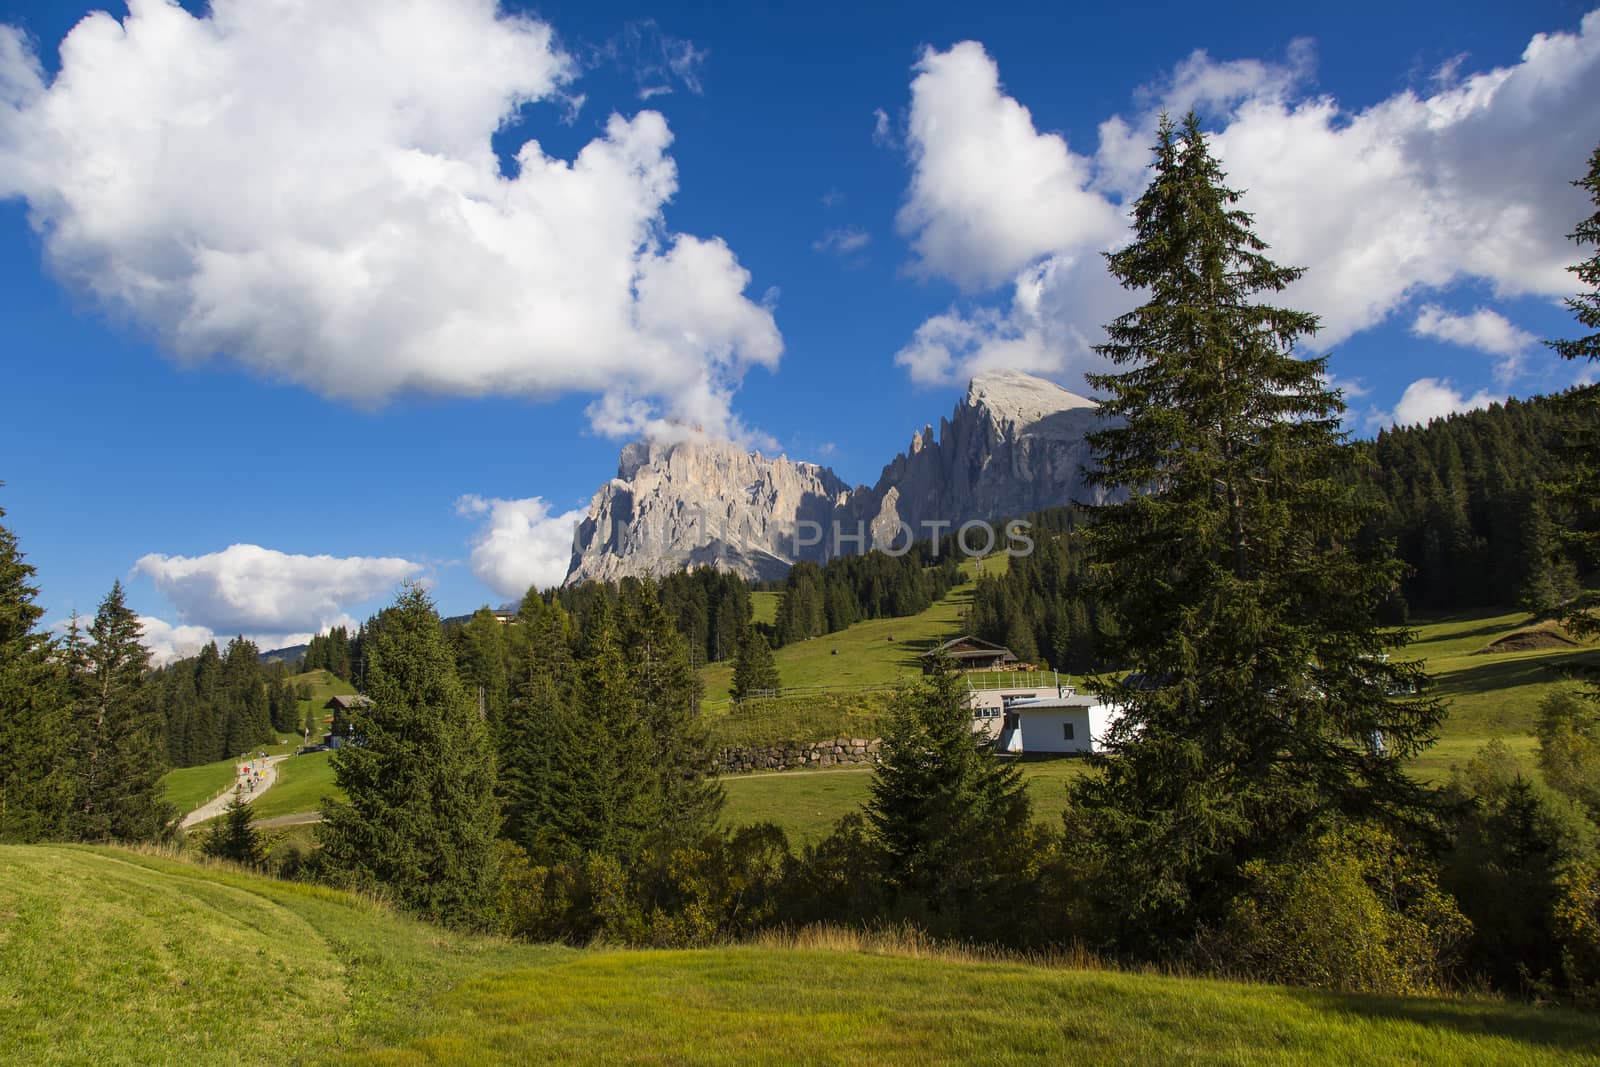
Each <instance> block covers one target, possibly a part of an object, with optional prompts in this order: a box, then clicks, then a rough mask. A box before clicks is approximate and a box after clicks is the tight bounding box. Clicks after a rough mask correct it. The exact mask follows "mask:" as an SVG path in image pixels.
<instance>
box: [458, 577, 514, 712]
mask: <svg viewBox="0 0 1600 1067" xmlns="http://www.w3.org/2000/svg"><path fill="white" fill-rule="evenodd" d="M452 636H453V641H452V643H453V644H454V646H455V654H456V669H457V671H458V672H459V673H460V675H461V680H462V682H463V683H464V684H465V685H466V686H467V687H468V688H467V695H468V696H470V697H472V700H473V703H474V705H475V706H478V705H479V702H480V701H481V707H482V710H483V714H484V716H485V719H486V721H488V722H489V723H490V724H491V727H490V728H491V730H493V729H494V726H493V724H495V723H498V722H499V721H500V720H501V719H502V718H503V717H504V716H505V713H506V704H507V703H508V702H509V701H510V697H511V692H510V683H509V680H508V678H507V675H506V655H507V651H508V649H507V646H506V627H505V625H504V624H502V623H501V622H500V620H499V619H497V618H495V615H494V612H492V611H490V610H489V609H488V608H487V607H483V608H479V609H478V610H477V611H475V612H473V614H472V618H470V619H468V620H467V623H466V625H464V626H462V627H461V628H460V629H459V630H457V631H456V632H455V634H454V635H452Z"/></svg>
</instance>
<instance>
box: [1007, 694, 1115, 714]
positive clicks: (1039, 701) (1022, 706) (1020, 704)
mask: <svg viewBox="0 0 1600 1067" xmlns="http://www.w3.org/2000/svg"><path fill="white" fill-rule="evenodd" d="M1098 703H1100V702H1099V701H1098V700H1096V699H1095V698H1094V697H1092V696H1090V695H1089V694H1088V693H1069V694H1067V695H1066V696H1060V697H1035V698H1034V699H1032V700H1015V701H1012V702H1011V703H1010V704H1008V705H1006V710H1007V711H1043V710H1045V709H1048V708H1056V709H1060V708H1092V707H1094V706H1095V705H1096V704H1098Z"/></svg>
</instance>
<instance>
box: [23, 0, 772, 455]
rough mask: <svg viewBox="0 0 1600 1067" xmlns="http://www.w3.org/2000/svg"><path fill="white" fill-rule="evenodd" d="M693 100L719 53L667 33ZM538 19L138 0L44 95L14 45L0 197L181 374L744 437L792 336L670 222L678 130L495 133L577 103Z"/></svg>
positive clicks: (441, 9)
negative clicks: (529, 399) (582, 413)
mask: <svg viewBox="0 0 1600 1067" xmlns="http://www.w3.org/2000/svg"><path fill="white" fill-rule="evenodd" d="M658 43H659V44H660V45H661V48H662V49H664V51H663V52H662V58H661V61H662V63H663V64H664V66H665V69H666V70H667V71H668V72H669V73H670V74H672V75H673V76H674V77H676V78H678V79H679V80H680V81H682V83H683V84H685V85H687V86H689V87H690V88H691V89H693V88H695V87H696V86H697V85H698V80H697V79H698V75H697V73H696V72H697V70H698V64H699V60H700V58H703V54H702V53H700V52H698V51H696V50H695V49H694V48H693V46H692V45H687V44H686V42H674V41H669V40H667V39H666V38H661V39H660V40H659V41H658ZM573 75H574V64H573V63H572V62H571V60H570V59H569V58H568V57H567V56H566V55H565V54H564V53H563V52H561V51H560V49H559V48H558V47H557V45H556V44H555V42H554V38H553V35H552V32H551V30H550V28H549V27H548V26H547V25H545V24H544V23H542V22H539V21H537V20H535V19H531V18H528V17H523V16H517V15H511V14H502V13H500V12H499V11H498V9H497V6H496V4H495V3H494V2H493V0H411V2H408V3H403V4H397V3H391V2H388V0H345V2H342V3H333V4H330V3H322V2H318V0H275V2H272V3H265V2H261V0H214V2H213V3H212V4H211V6H210V13H209V14H208V15H207V16H206V17H203V18H196V17H194V16H192V15H190V14H188V13H187V12H185V11H184V10H183V9H182V8H180V7H178V6H177V5H174V4H168V3H160V2H156V0H135V2H133V3H131V5H130V13H129V14H128V16H127V17H126V18H125V19H124V20H123V21H122V22H121V24H119V23H118V22H117V21H116V20H115V19H113V18H112V17H111V16H109V15H106V14H103V13H97V14H93V15H90V16H88V17H87V18H85V19H84V20H83V21H82V22H80V23H79V24H78V25H77V27H76V28H74V29H73V31H72V32H71V33H70V34H69V35H68V36H67V38H66V39H65V40H64V41H63V42H62V43H61V72H60V73H59V74H58V75H57V76H56V77H55V78H54V79H53V80H48V81H47V80H46V77H45V75H44V74H43V72H42V69H41V66H40V64H39V62H38V60H37V59H36V57H35V56H34V55H33V54H32V53H31V52H30V51H29V50H28V48H27V46H26V44H25V41H24V38H23V36H22V34H21V33H20V32H19V31H17V30H15V29H13V28H10V27H4V26H0V197H21V198H24V199H25V200H26V201H27V202H28V205H29V207H30V212H31V214H30V217H31V219H32V222H33V224H34V226H35V227H36V228H37V229H38V230H39V232H40V234H41V237H42V240H43V243H44V248H45V254H46V256H47V258H48V260H49V264H50V266H51V268H52V269H53V270H54V272H55V273H57V274H58V275H59V276H61V277H62V278H64V279H65V280H67V281H68V282H70V283H72V284H74V285H77V286H80V287H82V288H84V289H86V290H87V291H88V292H90V293H92V294H93V295H94V296H95V297H96V298H98V299H99V300H100V301H102V302H103V303H104V304H105V305H107V306H108V307H109V308H111V309H113V310H115V311H118V312H125V313H131V315H132V316H133V317H134V318H135V319H136V320H137V321H138V322H140V323H142V324H143V325H145V326H146V327H148V328H150V329H151V330H152V331H153V332H154V333H155V334H156V335H157V336H158V337H159V338H160V340H161V341H162V342H164V344H165V345H166V346H168V347H169V348H171V349H172V350H173V351H174V352H175V353H176V354H177V355H178V356H179V357H180V358H182V359H184V360H187V361H198V360H203V359H206V358H209V357H212V356H215V355H223V356H225V357H226V358H229V359H232V360H235V361H237V362H239V363H240V364H242V365H244V366H246V367H248V368H250V369H252V370H254V371H256V372H259V373H261V374H263V375H265V376H268V377H271V378H275V379H282V380H287V381H291V382H295V383H298V384H300V385H303V386H305V387H307V388H309V389H312V390H315V391H317V392H319V393H321V394H323V395H326V396H331V397H336V398H341V399H346V400H350V401H354V402H357V403H360V404H365V405H370V404H377V403H381V402H382V401H383V400H385V399H386V398H388V397H390V396H392V395H394V394H396V393H399V392H404V391H425V392H432V393H442V394H456V395H482V394H489V393H515V394H522V395H529V396H550V395H555V394H560V393H565V392H579V393H594V394H599V395H600V397H601V398H602V403H601V405H600V408H601V409H602V410H606V409H609V407H610V406H614V404H610V403H608V402H612V401H614V402H616V403H625V404H626V405H629V406H631V407H633V408H634V409H635V410H639V411H643V412H645V413H646V415H645V417H644V418H642V419H635V420H632V421H631V422H629V423H628V424H627V425H626V426H625V427H619V426H617V425H611V426H609V427H608V429H611V430H616V431H619V432H625V431H627V430H631V429H632V428H635V427H637V426H640V425H643V424H648V423H650V422H652V421H655V422H660V421H662V420H681V421H687V422H695V423H699V424H701V425H703V426H705V427H706V428H707V429H709V430H712V431H713V432H722V431H724V430H725V429H726V428H727V427H728V426H729V425H730V421H731V420H730V418H729V415H728V405H729V402H730V400H731V397H732V395H733V393H734V391H735V390H736V389H737V387H738V384H739V382H740V380H741V379H742V377H743V375H744V374H745V373H746V371H747V370H748V369H749V368H750V367H752V366H757V365H759V366H764V367H768V368H773V367H775V366H776V365H777V362H778V359H779V356H780V354H781V350H782V341H781V339H780V337H779V334H778V330H777V326H776V324H775V323H774V321H773V317H772V313H771V308H770V307H768V306H764V305H762V304H757V303H754V302H752V301H751V300H750V299H748V298H747V297H746V296H745V295H744V290H745V288H746V286H747V285H748V284H749V281H750V277H749V275H748V273H747V272H746V271H745V270H744V269H743V268H742V267H741V266H740V265H739V263H738V262H737V260H736V259H735V257H734V254H733V252H732V251H731V250H730V249H729V248H728V247H727V245H725V244H724V243H723V242H722V241H721V240H720V239H717V238H714V237H713V238H700V237H695V236H691V235H687V234H677V233H673V232H672V231H671V230H670V229H668V227H667V225H666V222H665V217H664V214H663V208H664V205H665V203H666V201H667V200H668V199H670V198H671V197H672V195H673V194H674V192H675V191H676V189H677V170H676V167H675V165H674V163H673V161H672V159H671V157H670V156H669V155H668V154H667V148H668V146H669V145H670V143H671V141H672V135H671V133H670V132H669V130H668V128H667V124H666V121H665V120H664V119H663V118H662V117H661V116H660V115H659V114H657V113H656V112H653V111H641V112H640V113H638V114H637V115H635V116H633V117H632V118H624V117H622V116H618V115H613V116H612V117H611V118H610V120H609V121H608V122H607V123H606V125H605V130H604V133H603V134H602V135H601V136H599V137H597V138H595V139H594V140H592V141H590V142H589V143H588V144H587V145H586V146H585V147H584V148H583V150H582V151H581V152H579V153H578V154H577V156H576V158H574V159H571V160H565V159H557V158H552V157H550V156H548V155H546V154H545V152H544V151H543V149H542V148H541V146H540V144H539V143H538V142H537V141H536V140H531V139H530V140H527V141H525V142H524V143H523V144H522V146H521V148H520V149H519V150H518V152H517V156H516V166H515V168H514V173H512V174H510V175H506V174H502V173H501V171H500V165H499V161H498V159H497V157H496V155H495V153H494V151H493V148H492V146H491V141H490V138H491V136H492V135H493V134H495V133H496V131H498V130H501V129H503V128H505V127H507V126H515V125H516V124H517V123H519V122H522V121H525V118H527V117H536V116H537V115H539V114H541V113H542V112H539V111H537V110H534V111H527V112H526V113H525V111H524V109H525V107H526V105H530V104H535V103H538V102H541V101H544V102H553V103H555V104H556V105H557V108H558V109H559V107H560V106H561V104H562V102H563V101H566V102H567V103H569V104H570V103H571V99H570V98H569V97H567V96H566V95H565V93H566V90H565V87H566V86H567V85H568V84H569V83H570V81H571V79H572V77H573Z"/></svg>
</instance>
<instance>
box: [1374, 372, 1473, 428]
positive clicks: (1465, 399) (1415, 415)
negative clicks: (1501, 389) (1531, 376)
mask: <svg viewBox="0 0 1600 1067" xmlns="http://www.w3.org/2000/svg"><path fill="white" fill-rule="evenodd" d="M1502 399H1504V398H1503V397H1499V396H1493V395H1491V394H1490V393H1489V391H1488V390H1479V391H1478V392H1476V393H1474V394H1472V395H1471V396H1470V397H1469V396H1465V395H1463V394H1462V393H1461V392H1459V391H1458V390H1456V388H1455V387H1454V386H1452V385H1451V384H1450V382H1449V380H1448V379H1441V378H1419V379H1417V380H1416V381H1414V382H1412V383H1411V384H1410V385H1408V386H1406V391H1405V393H1404V394H1402V395H1401V397H1400V402H1399V403H1398V404H1396V405H1395V406H1394V412H1393V413H1392V414H1384V413H1381V412H1380V413H1375V414H1374V416H1373V418H1372V420H1371V421H1372V422H1373V424H1374V425H1385V424H1392V425H1395V426H1425V425H1427V424H1428V422H1430V421H1431V420H1433V419H1442V418H1444V417H1445V416H1446V415H1453V414H1455V413H1457V412H1461V411H1475V410H1477V409H1479V408H1486V407H1488V406H1489V405H1490V404H1493V403H1495V402H1496V401H1498V400H1502Z"/></svg>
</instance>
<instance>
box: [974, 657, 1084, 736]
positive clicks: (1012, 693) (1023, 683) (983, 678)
mask: <svg viewBox="0 0 1600 1067" xmlns="http://www.w3.org/2000/svg"><path fill="white" fill-rule="evenodd" d="M964 680H965V681H966V683H967V707H969V708H971V709H972V732H973V733H975V734H978V735H980V736H982V737H984V738H986V739H987V740H990V741H995V740H998V739H999V737H1000V733H1001V730H1002V729H1003V727H1004V724H1005V715H1006V712H1007V711H1008V710H1010V709H1011V708H1012V707H1013V706H1014V705H1017V704H1021V703H1024V702H1026V701H1030V700H1043V699H1045V698H1046V697H1060V696H1064V695H1066V694H1068V693H1071V692H1072V687H1071V686H1069V685H1065V684H1063V682H1062V679H1061V677H1060V675H1058V674H1056V673H1055V672H1054V671H972V672H970V673H969V674H967V675H965V677H964Z"/></svg>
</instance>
